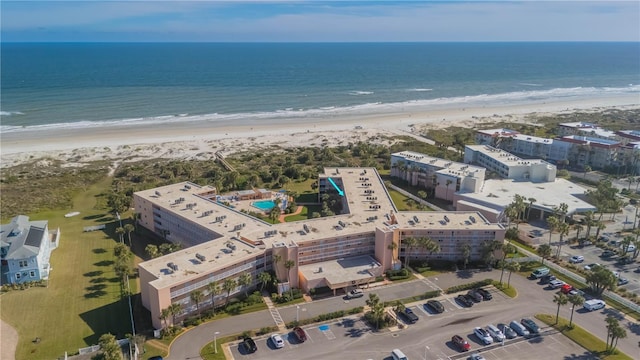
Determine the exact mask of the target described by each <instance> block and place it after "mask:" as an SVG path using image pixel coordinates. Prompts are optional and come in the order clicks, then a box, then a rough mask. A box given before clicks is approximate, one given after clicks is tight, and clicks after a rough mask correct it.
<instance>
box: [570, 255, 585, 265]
mask: <svg viewBox="0 0 640 360" xmlns="http://www.w3.org/2000/svg"><path fill="white" fill-rule="evenodd" d="M583 261H584V256H582V255H573V256H572V257H571V259H569V262H570V263H573V264H577V263H581V262H583Z"/></svg>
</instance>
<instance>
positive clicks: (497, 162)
mask: <svg viewBox="0 0 640 360" xmlns="http://www.w3.org/2000/svg"><path fill="white" fill-rule="evenodd" d="M464 162H465V163H467V164H475V165H479V166H482V167H484V168H486V169H487V170H488V171H491V172H494V173H496V174H498V175H499V176H500V177H502V178H505V179H519V180H526V181H533V182H548V181H553V180H555V178H556V167H555V165H552V164H550V163H548V162H546V161H544V160H540V159H521V158H519V157H517V156H515V155H513V154H511V153H508V152H506V151H504V150H501V149H497V148H494V147H491V146H488V145H467V146H465V151H464Z"/></svg>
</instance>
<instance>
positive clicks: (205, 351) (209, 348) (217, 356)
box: [200, 335, 238, 360]
mask: <svg viewBox="0 0 640 360" xmlns="http://www.w3.org/2000/svg"><path fill="white" fill-rule="evenodd" d="M237 338H238V336H237V335H236V336H226V337H223V338H219V339H216V344H215V345H216V349H214V343H213V341H212V342H210V343H208V344H207V345H205V346H204V347H203V348H202V349H200V357H202V358H203V359H205V360H225V359H226V357H225V356H224V351H222V344H225V343H228V342H232V341H235V340H237Z"/></svg>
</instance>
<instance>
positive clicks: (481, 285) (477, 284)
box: [444, 279, 493, 294]
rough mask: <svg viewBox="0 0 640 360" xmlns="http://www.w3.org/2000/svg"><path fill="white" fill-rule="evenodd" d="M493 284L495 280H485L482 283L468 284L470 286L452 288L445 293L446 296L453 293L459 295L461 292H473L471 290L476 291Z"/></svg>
mask: <svg viewBox="0 0 640 360" xmlns="http://www.w3.org/2000/svg"><path fill="white" fill-rule="evenodd" d="M492 283H493V280H491V279H484V280H482V281H476V282H472V283H468V284H462V285H456V286H452V287H450V288H448V289H446V290H445V291H444V292H445V293H446V294H452V293H457V292H459V291H464V290H471V289H475V288H479V287H483V286H487V285H491V284H492Z"/></svg>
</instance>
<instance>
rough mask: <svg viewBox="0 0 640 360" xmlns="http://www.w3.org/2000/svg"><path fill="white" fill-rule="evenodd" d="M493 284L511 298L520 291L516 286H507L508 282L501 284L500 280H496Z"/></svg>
mask: <svg viewBox="0 0 640 360" xmlns="http://www.w3.org/2000/svg"><path fill="white" fill-rule="evenodd" d="M493 286H495V287H496V289H498V290H500V291H502V292H503V293H504V294H505V295H507V296H508V297H510V298H514V297H516V296H518V291H517V290H516V288H514V287H513V286H509V287H507V284H506V282H505V283H504V284H502V285H500V282H499V281H494V282H493Z"/></svg>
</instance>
